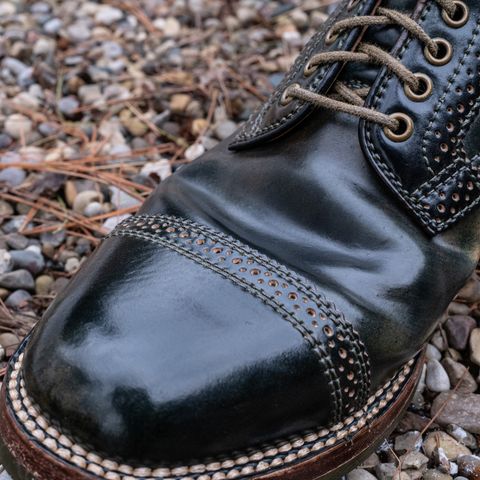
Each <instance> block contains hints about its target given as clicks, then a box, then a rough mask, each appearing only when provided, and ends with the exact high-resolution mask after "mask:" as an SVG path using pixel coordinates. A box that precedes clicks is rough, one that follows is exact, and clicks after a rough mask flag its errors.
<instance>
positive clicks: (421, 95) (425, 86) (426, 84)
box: [404, 73, 433, 102]
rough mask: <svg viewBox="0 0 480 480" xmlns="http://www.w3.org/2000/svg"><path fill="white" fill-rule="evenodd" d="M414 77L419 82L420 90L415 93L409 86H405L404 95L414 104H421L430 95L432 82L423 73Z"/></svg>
mask: <svg viewBox="0 0 480 480" xmlns="http://www.w3.org/2000/svg"><path fill="white" fill-rule="evenodd" d="M415 77H417V78H418V80H419V81H420V88H419V89H418V91H415V90H413V89H412V88H411V87H410V86H408V85H405V87H404V90H405V95H406V96H407V97H408V98H409V99H410V100H413V101H414V102H423V101H425V100H426V99H427V98H428V97H430V95H431V94H432V92H433V82H432V79H431V78H430V77H429V76H428V75H425V74H424V73H416V74H415Z"/></svg>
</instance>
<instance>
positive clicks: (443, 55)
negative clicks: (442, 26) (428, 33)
mask: <svg viewBox="0 0 480 480" xmlns="http://www.w3.org/2000/svg"><path fill="white" fill-rule="evenodd" d="M433 41H434V42H435V43H436V44H437V45H438V50H439V51H438V54H437V56H435V55H433V53H432V52H431V51H430V50H429V49H428V47H425V50H424V53H425V58H426V59H427V60H428V62H429V63H431V64H432V65H435V66H436V67H441V66H442V65H446V64H447V63H448V62H449V61H450V60H451V59H452V57H453V47H452V44H451V43H450V42H449V41H448V40H445V39H444V38H434V39H433Z"/></svg>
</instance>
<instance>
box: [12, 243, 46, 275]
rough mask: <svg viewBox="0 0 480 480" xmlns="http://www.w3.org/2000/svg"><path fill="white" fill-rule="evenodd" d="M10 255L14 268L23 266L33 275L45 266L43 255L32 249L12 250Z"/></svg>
mask: <svg viewBox="0 0 480 480" xmlns="http://www.w3.org/2000/svg"><path fill="white" fill-rule="evenodd" d="M10 255H11V256H12V260H13V265H14V268H16V269H21V268H24V269H26V270H28V271H29V272H30V273H32V274H33V275H38V274H39V273H40V272H41V271H42V270H43V269H44V268H45V260H44V259H43V255H42V254H41V253H39V252H37V251H35V250H33V249H31V250H30V249H27V250H12V251H10Z"/></svg>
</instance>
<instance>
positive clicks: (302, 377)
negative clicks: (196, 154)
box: [24, 0, 480, 464]
mask: <svg viewBox="0 0 480 480" xmlns="http://www.w3.org/2000/svg"><path fill="white" fill-rule="evenodd" d="M410 3H411V2H410ZM426 3H427V4H428V3H431V2H426ZM470 3H471V4H472V12H473V13H472V15H473V17H472V18H474V19H476V18H478V12H477V7H476V6H474V5H473V0H472V1H471V2H469V4H470ZM419 5H420V6H421V7H422V8H423V3H419ZM435 8H438V7H435ZM426 28H427V27H426ZM466 29H467V30H468V29H471V25H470V26H469V27H466ZM467 30H466V31H467ZM466 31H465V32H466ZM469 31H470V30H469ZM457 34H458V35H460V39H459V40H457V39H456V37H455V38H453V37H454V33H452V41H453V40H455V42H457V41H458V42H461V41H462V40H461V39H462V38H464V37H463V35H462V34H461V33H460V32H456V33H455V35H457ZM466 36H468V35H467V33H465V38H466ZM449 38H450V37H449ZM400 41H401V42H403V41H404V40H403V39H400ZM451 68H454V67H451ZM349 71H351V72H354V70H353V69H350V70H349ZM359 73H360V74H361V75H362V76H363V78H367V77H368V74H371V71H369V72H367V71H366V70H364V69H363V70H362V69H359ZM445 78H447V75H446V73H444V74H440V73H438V81H439V85H438V89H439V90H440V91H443V90H442V89H444V88H445V87H444V86H442V83H441V82H442V81H444V79H445ZM383 79H384V72H379V73H378V78H377V80H376V84H375V85H376V86H375V87H374V88H375V89H376V90H374V91H372V93H371V96H370V100H369V101H373V100H372V99H374V98H376V97H375V92H377V94H378V92H379V90H378V89H379V86H378V85H380V84H381V82H382V81H383ZM435 79H436V80H437V77H435ZM460 79H463V82H464V83H465V84H467V83H468V82H469V79H468V78H467V77H466V76H465V75H463V73H462V74H459V76H458V82H460ZM362 81H363V80H362ZM477 84H478V82H477ZM398 90H399V87H398V86H397V87H396V90H395V82H394V81H393V80H391V81H388V88H386V89H384V90H382V92H385V93H383V95H381V96H380V97H379V98H380V100H379V108H384V109H385V111H387V112H388V111H390V110H389V109H390V108H400V107H402V111H403V110H406V109H407V107H410V108H409V110H408V111H409V113H410V114H411V115H412V116H415V121H417V120H418V124H419V125H420V126H421V125H423V122H425V121H428V118H426V117H428V115H430V116H431V115H434V111H433V110H431V108H430V107H429V108H430V110H428V109H427V110H424V107H420V106H419V107H418V111H417V109H416V108H414V107H413V106H412V105H406V104H404V99H402V98H401V97H400V95H399V93H398ZM438 94H439V93H438V92H437V91H436V93H435V98H438V97H437V96H438ZM434 101H435V99H432V102H434ZM400 102H402V104H401V105H400ZM472 111H473V112H475V109H472ZM428 112H430V113H429V114H428V115H427V113H428ZM444 115H445V114H444V112H443V111H442V112H439V113H437V117H438V120H436V121H440V119H441V118H443V117H444ZM474 116H475V114H474V113H472V114H471V117H472V121H473V125H475V121H476V119H474V118H473V117H474ZM417 117H418V118H417ZM424 117H425V118H424ZM299 125H300V124H299ZM247 128H249V127H247ZM365 128H369V127H368V125H367V126H366V125H363V124H360V125H359V121H358V120H357V119H355V118H353V117H351V116H347V115H344V114H338V113H328V112H326V111H324V110H312V111H311V112H309V115H308V116H306V117H302V120H301V128H300V127H297V128H294V129H291V130H289V131H288V132H287V131H282V136H281V137H279V138H277V139H276V140H275V141H270V142H265V141H258V142H256V143H255V144H253V143H252V144H251V145H250V148H243V149H241V150H240V151H232V150H231V149H229V145H230V144H231V143H232V141H235V140H234V138H233V137H232V139H229V140H227V141H225V142H223V143H222V144H220V145H219V146H218V147H216V148H215V149H213V150H211V151H210V152H208V153H207V154H206V155H204V156H203V157H202V158H200V159H198V160H197V161H195V162H193V163H192V164H190V165H188V166H185V167H182V168H181V169H180V170H179V171H177V172H176V173H175V174H174V175H173V176H172V177H170V178H169V179H167V180H166V181H164V182H162V183H161V185H160V186H159V188H158V189H157V191H156V192H155V193H154V194H153V195H152V196H151V197H150V198H149V199H148V200H147V202H146V203H145V205H144V206H143V207H142V209H141V212H140V216H139V217H138V218H134V219H132V220H129V221H127V223H126V224H124V225H122V226H120V227H119V229H118V230H116V231H115V232H113V234H112V235H111V236H110V237H109V238H107V239H106V240H105V241H104V243H103V244H102V245H101V247H100V248H99V249H98V250H97V251H96V252H95V253H94V255H93V256H92V257H91V258H90V259H89V261H88V262H87V264H86V265H85V266H84V267H83V268H82V270H81V271H80V273H79V274H78V275H77V276H76V277H75V279H74V280H73V281H72V282H71V283H70V285H69V287H68V288H67V289H66V290H65V291H64V292H63V294H61V296H60V297H59V298H57V299H56V301H55V302H54V304H53V305H52V307H51V308H50V309H49V311H48V312H47V315H46V317H45V319H44V320H43V321H42V322H41V324H40V325H39V326H38V327H37V328H36V330H35V332H34V334H33V336H32V338H31V340H30V342H29V345H28V349H27V352H26V356H25V370H24V375H25V381H26V387H27V390H28V391H29V393H30V395H31V396H32V397H33V398H34V399H35V401H36V402H37V403H38V404H39V406H40V407H41V409H42V410H43V411H46V412H48V413H49V414H50V416H51V417H52V419H53V420H54V421H56V422H57V423H58V424H59V425H60V426H61V427H62V428H64V429H65V430H66V431H68V432H70V434H71V435H73V436H74V437H75V438H77V439H78V440H79V441H81V442H82V443H84V444H86V445H91V446H92V447H93V448H94V449H95V450H97V451H99V452H105V453H107V454H108V455H110V456H114V457H115V456H116V457H120V458H122V459H126V460H129V461H130V460H131V461H133V462H139V463H140V462H147V463H148V462H151V463H157V464H158V463H159V462H165V463H166V464H168V463H170V462H176V461H180V460H181V461H190V460H193V459H199V458H204V457H211V456H213V457H216V456H218V455H220V454H223V453H226V452H230V451H233V450H243V449H246V448H249V447H252V446H255V445H258V444H261V443H263V442H268V441H272V440H274V439H278V438H281V437H285V436H288V435H291V434H294V433H298V432H300V431H303V430H308V429H310V428H313V427H314V426H317V425H322V424H331V423H332V422H335V421H336V420H337V419H338V418H337V417H338V416H345V415H348V414H349V413H351V411H353V410H354V409H355V408H357V407H358V406H359V405H361V403H362V399H363V398H364V396H365V395H366V394H367V390H369V391H374V390H375V389H376V388H377V387H378V386H379V385H380V384H381V383H382V382H384V381H385V379H386V378H387V377H389V376H390V375H391V374H392V373H393V371H394V370H396V369H397V368H398V367H399V366H400V365H402V364H403V363H404V362H405V361H407V360H408V359H410V358H411V357H412V356H413V355H414V354H415V353H416V352H418V351H419V349H420V348H421V347H422V345H423V344H424V343H425V342H426V340H427V339H428V337H429V335H430V334H431V333H432V332H433V330H434V328H435V326H436V322H437V320H438V319H439V318H440V316H441V315H442V313H443V312H444V310H445V308H446V307H447V306H448V304H449V303H450V301H451V300H452V299H453V297H454V296H455V295H456V293H457V292H458V290H459V289H460V288H461V287H462V285H463V284H464V283H465V281H466V280H467V279H468V277H469V276H470V274H471V272H472V271H473V269H474V268H475V265H476V262H477V260H478V257H479V253H480V252H479V247H480V238H479V235H480V229H479V227H480V224H479V223H480V213H479V212H478V210H472V211H470V210H469V215H468V216H466V217H465V218H460V217H458V218H456V222H455V223H454V224H453V223H450V224H449V228H448V229H447V230H445V231H442V232H441V233H437V234H436V235H432V234H431V233H432V232H430V234H427V233H426V230H425V229H424V228H422V227H421V226H420V224H419V222H418V221H417V220H416V219H415V218H414V216H413V215H411V213H410V212H409V211H408V208H406V207H405V202H404V201H403V202H402V201H401V200H400V199H399V198H398V195H397V194H395V193H394V192H393V191H392V187H393V186H392V185H391V184H390V183H389V182H386V181H385V180H386V179H385V178H384V176H385V172H384V171H383V170H381V171H380V172H379V171H378V168H377V167H378V166H377V165H376V163H375V158H371V157H370V155H371V152H370V147H369V146H368V145H367V144H366V142H365V138H366V137H365ZM370 128H371V129H372V130H373V131H374V132H375V135H376V140H374V141H376V142H382V141H383V144H382V145H380V144H379V146H377V147H376V148H377V149H378V151H379V155H380V158H381V159H382V161H383V162H388V164H389V165H390V166H389V167H388V168H389V169H392V170H393V171H394V173H392V176H389V177H388V178H393V176H395V175H396V176H398V178H400V179H401V181H402V182H405V184H407V183H406V182H407V180H408V179H409V177H408V173H409V171H411V170H412V168H417V167H418V169H419V170H420V171H421V170H422V168H423V167H422V166H419V165H417V164H416V165H415V166H414V167H411V162H413V161H414V160H415V159H416V160H417V162H418V164H422V165H423V159H422V157H421V155H420V156H414V153H415V152H416V150H415V149H416V148H418V144H419V140H418V139H417V137H415V139H414V140H412V142H411V144H410V143H409V144H408V145H403V144H398V145H396V148H394V146H393V145H389V144H386V143H385V142H384V140H383V139H382V138H381V135H382V134H381V131H379V130H378V129H377V128H376V127H373V126H370ZM372 135H373V134H372ZM415 135H416V134H415ZM469 145H470V144H469ZM380 147H381V149H380ZM432 148H433V145H432ZM469 148H471V147H469ZM428 155H429V154H428ZM403 160H404V163H403V164H402V163H401V161H403ZM442 161H444V162H445V165H446V163H447V162H448V159H447V158H446V157H442ZM462 161H463V162H464V163H465V162H467V160H466V159H463V160H459V162H460V164H461V162H462ZM372 163H373V166H374V167H376V168H373V167H372ZM454 164H455V162H454ZM460 164H459V166H460V167H461V165H460ZM442 165H443V164H442ZM402 168H403V170H402ZM439 168H441V167H439ZM447 168H448V167H447ZM450 168H453V167H450ZM397 170H398V171H397ZM379 173H380V175H379ZM416 175H417V174H415V175H412V177H411V178H410V180H411V181H414V179H416V178H417V177H416ZM456 175H457V172H456V171H455V170H454V171H453V173H452V176H453V177H455V179H456V180H457V181H458V178H457V177H456ZM395 178H397V177H395ZM449 178H450V177H448V179H449ZM412 179H413V180H412ZM423 180H424V179H423V178H422V179H421V180H419V181H423ZM412 185H413V184H412ZM410 187H411V185H410V184H408V188H410ZM415 187H417V185H416V184H415ZM405 188H407V187H405ZM411 188H414V187H413V186H412V187H411ZM402 195H403V190H402ZM465 212H466V210H465ZM198 242H200V243H198ZM202 242H203V243H202ZM235 259H237V260H238V259H240V260H241V262H240V263H238V262H237V260H235ZM234 260H235V261H234ZM242 269H243V270H242ZM260 280H261V281H260ZM271 282H272V283H271ZM313 313H314V315H313ZM352 409H353V410H352Z"/></svg>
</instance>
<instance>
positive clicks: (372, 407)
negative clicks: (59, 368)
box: [0, 344, 424, 480]
mask: <svg viewBox="0 0 480 480" xmlns="http://www.w3.org/2000/svg"><path fill="white" fill-rule="evenodd" d="M24 348H25V344H24V345H23V346H22V348H21V349H20V351H19V352H17V354H16V355H15V356H14V357H13V358H12V360H11V362H10V364H9V368H8V372H7V375H6V378H5V380H4V382H3V387H2V393H1V397H0V425H1V427H0V463H1V464H3V465H4V467H5V468H6V470H7V472H9V473H10V475H11V476H12V478H13V480H66V479H68V480H98V479H101V480H223V479H233V478H236V479H242V478H253V479H258V480H273V479H277V480H279V479H281V480H313V479H315V480H316V479H319V480H337V479H338V478H340V477H341V476H342V475H344V474H346V473H348V472H349V471H350V470H352V469H353V468H355V466H357V465H358V464H359V463H361V461H362V460H363V459H365V458H366V457H368V455H370V454H371V453H372V452H373V451H374V450H375V449H376V448H377V447H378V446H379V444H381V443H382V441H383V440H384V439H385V438H386V437H387V436H388V435H389V433H390V432H391V431H392V430H393V429H394V427H395V425H396V424H397V422H398V420H399V419H400V417H401V415H402V413H403V412H404V410H405V409H406V407H407V406H408V404H409V401H410V399H411V397H412V395H413V393H414V391H415V387H416V385H417V383H418V380H419V378H420V376H421V372H422V367H423V361H424V360H423V354H419V355H417V356H416V357H415V358H414V359H412V360H411V361H409V362H408V363H407V364H406V365H404V366H403V367H402V368H401V369H400V370H399V371H398V372H397V373H396V374H395V375H394V377H393V378H392V379H391V380H390V381H389V382H387V383H386V384H385V385H384V386H383V387H382V388H381V389H379V390H378V391H377V392H376V393H375V394H374V395H372V396H371V397H370V398H369V400H368V402H367V404H366V405H365V406H364V408H363V409H362V410H360V411H359V412H357V413H356V414H355V415H353V416H351V417H349V418H348V419H346V420H345V421H344V422H342V423H340V424H338V425H335V426H334V427H331V428H330V429H326V428H321V429H318V430H312V431H311V432H307V433H304V434H302V435H299V436H296V437H292V438H289V439H282V440H281V441H278V442H272V445H270V446H267V447H264V448H260V449H256V450H253V449H251V450H249V451H248V453H245V454H243V455H241V454H236V455H235V456H232V458H230V459H229V458H227V457H223V458H222V459H219V460H218V461H209V463H205V464H195V465H188V466H180V467H172V468H166V467H161V468H150V467H138V466H135V467H134V466H129V465H126V464H121V463H118V462H116V461H113V460H109V459H106V458H102V457H101V456H100V455H98V454H95V453H93V452H88V451H86V449H85V448H83V447H82V446H80V445H78V444H76V443H75V442H74V441H73V440H71V439H70V438H69V437H68V436H67V435H65V434H62V433H61V432H60V431H59V429H58V428H57V427H56V426H53V425H52V424H51V423H50V421H49V419H48V417H47V416H46V415H42V414H41V412H40V410H39V408H38V407H37V406H35V405H34V404H33V403H32V401H31V400H30V399H29V397H28V394H27V392H26V390H25V385H24V382H23V379H22V378H21V366H22V360H23V353H22V352H23V349H24Z"/></svg>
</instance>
